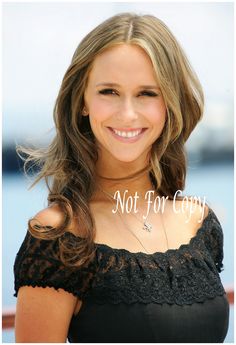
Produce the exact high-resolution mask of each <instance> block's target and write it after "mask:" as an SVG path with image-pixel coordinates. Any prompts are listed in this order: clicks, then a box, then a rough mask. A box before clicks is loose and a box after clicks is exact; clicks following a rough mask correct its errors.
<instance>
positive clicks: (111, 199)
mask: <svg viewBox="0 0 236 345" xmlns="http://www.w3.org/2000/svg"><path fill="white" fill-rule="evenodd" d="M100 190H101V191H102V192H103V194H104V195H105V196H106V197H108V199H109V201H110V202H111V203H112V205H113V201H114V198H113V196H112V195H111V194H110V193H108V192H105V191H104V190H103V189H101V188H100ZM117 211H118V214H119V216H120V218H121V220H122V222H123V224H124V226H125V227H126V229H127V230H128V231H129V232H130V233H131V234H132V235H133V236H134V237H135V238H136V239H137V241H138V242H139V243H140V245H141V246H142V248H143V249H144V250H145V252H146V253H147V254H151V253H150V252H149V251H148V250H147V249H146V248H145V246H144V245H143V244H142V242H141V241H140V239H139V238H138V237H137V235H136V234H135V233H134V232H133V231H132V230H131V229H130V227H129V226H128V224H127V223H126V222H125V220H124V217H123V216H122V213H121V212H120V210H119V208H117ZM132 214H133V213H132ZM133 215H134V214H133ZM148 215H149V213H148ZM134 216H135V217H136V218H137V219H138V217H137V216H136V215H134ZM147 218H148V216H147ZM147 218H146V220H147ZM138 220H139V221H140V222H141V223H143V222H142V221H141V220H140V219H138ZM146 220H145V221H146ZM161 223H162V227H163V229H164V233H165V238H166V243H167V249H169V242H168V237H167V234H166V228H165V225H164V221H163V218H162V212H161ZM143 224H145V222H144V223H143ZM146 226H147V225H146ZM149 226H150V225H149ZM151 227H152V225H151ZM145 230H146V229H145ZM147 231H149V230H147Z"/></svg>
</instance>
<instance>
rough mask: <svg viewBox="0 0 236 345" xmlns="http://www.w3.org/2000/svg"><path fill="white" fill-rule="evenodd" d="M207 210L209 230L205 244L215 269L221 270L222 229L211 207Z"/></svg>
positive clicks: (222, 254) (222, 255) (222, 250)
mask: <svg viewBox="0 0 236 345" xmlns="http://www.w3.org/2000/svg"><path fill="white" fill-rule="evenodd" d="M209 212H211V217H210V220H211V222H210V224H209V227H210V229H209V230H210V231H209V232H208V236H207V240H206V246H207V248H208V250H209V252H210V255H211V256H212V258H213V260H214V262H215V265H216V268H217V271H218V272H222V271H223V270H224V265H223V258H224V249H223V248H224V235H223V230H222V227H221V224H220V222H219V219H218V218H217V216H216V215H215V213H214V212H213V211H212V209H209Z"/></svg>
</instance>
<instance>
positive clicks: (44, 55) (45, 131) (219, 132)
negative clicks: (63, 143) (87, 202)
mask: <svg viewBox="0 0 236 345" xmlns="http://www.w3.org/2000/svg"><path fill="white" fill-rule="evenodd" d="M128 11H130V12H136V13H138V14H153V15H155V16H157V17H159V18H160V19H162V20H163V21H164V22H165V23H166V24H167V25H168V26H169V28H170V29H171V31H172V32H173V33H174V35H175V36H176V38H177V39H178V41H179V42H180V44H181V45H182V47H183V48H184V50H185V52H186V54H187V56H188V58H189V60H190V62H191V64H192V66H193V68H194V69H195V71H196V72H197V74H198V77H199V79H200V81H201V83H202V86H203V89H204V93H205V98H206V105H205V112H204V118H203V120H202V121H201V122H200V124H199V125H198V127H197V128H196V129H195V131H194V133H193V134H192V136H191V137H190V139H189V142H188V144H187V151H188V173H187V181H186V189H185V191H184V193H185V194H191V195H196V196H201V197H202V198H203V197H204V196H205V197H206V200H207V202H208V204H209V205H210V206H211V207H212V208H213V209H214V211H215V212H216V214H217V216H218V218H219V220H220V222H221V224H222V227H223V231H224V268H225V269H224V271H223V272H222V273H221V279H222V282H223V285H224V286H225V289H227V292H228V296H229V299H230V301H231V304H230V324H229V331H228V334H227V337H226V339H225V342H233V341H234V334H233V315H234V310H233V288H234V287H233V282H234V276H233V272H234V269H233V257H234V253H233V243H234V233H233V224H234V220H233V147H234V143H233V139H234V138H233V125H234V123H233V106H234V105H233V3H230V2H228V3H227V2H226V3H224V2H199V3H197V2H181V3H178V2H172V3H168V2H100V3H99V2H94V3H92V2H86V3H85V2H71V3H70V2H69V3H66V2H58V3H55V2H54V3H53V2H51V3H50V2H41V3H40V2H35V3H33V2H25V3H24V2H19V3H16V2H15V3H6V2H5V3H4V4H3V69H2V71H3V84H2V85H3V106H2V109H3V241H2V244H3V260H2V262H3V269H2V272H3V279H2V281H3V287H2V298H3V301H2V305H3V314H4V319H3V320H4V322H3V325H4V330H3V333H2V334H3V335H2V337H3V339H2V340H3V342H14V334H13V329H12V328H11V324H12V320H13V319H14V310H15V303H16V298H15V297H13V293H14V290H13V286H14V283H13V282H14V280H13V264H14V259H15V255H16V253H17V251H18V249H19V247H20V244H21V242H22V240H23V238H24V236H25V233H26V229H27V221H28V219H29V218H30V217H32V216H33V215H34V214H35V213H36V212H38V210H40V209H42V208H44V207H45V206H46V204H47V202H46V201H47V190H46V187H45V186H44V184H43V183H39V184H38V185H37V186H36V187H35V188H34V189H32V190H28V187H29V185H30V182H31V181H29V180H27V179H26V178H25V177H24V176H23V174H22V170H21V168H22V165H21V163H20V161H19V159H17V157H16V154H15V146H16V144H26V145H28V144H30V145H32V144H34V145H36V146H42V145H43V146H46V145H47V144H48V143H49V142H50V140H51V139H52V137H53V135H54V129H53V120H52V112H53V106H54V102H55V99H56V96H57V92H58V90H59V87H60V83H61V80H62V78H63V75H64V73H65V71H66V69H67V67H68V66H69V64H70V61H71V58H72V55H73V52H74V50H75V48H76V47H77V45H78V43H79V42H80V40H81V39H82V38H83V37H84V36H85V35H86V34H87V33H88V32H89V31H90V30H91V29H93V28H94V27H95V26H96V25H97V24H99V23H100V22H101V21H103V20H105V19H106V18H108V17H110V16H112V15H114V14H117V13H120V12H128Z"/></svg>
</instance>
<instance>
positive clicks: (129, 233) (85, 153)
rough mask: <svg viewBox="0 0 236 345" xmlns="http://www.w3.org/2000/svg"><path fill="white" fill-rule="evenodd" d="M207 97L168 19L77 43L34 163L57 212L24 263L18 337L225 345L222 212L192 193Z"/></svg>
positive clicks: (111, 25)
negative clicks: (191, 144) (191, 149)
mask: <svg viewBox="0 0 236 345" xmlns="http://www.w3.org/2000/svg"><path fill="white" fill-rule="evenodd" d="M202 112H203V93H202V89H201V86H200V83H199V81H198V79H197V77H196V75H195V74H194V72H193V70H192V69H191V67H190V65H189V63H188V61H187V59H186V57H185V55H184V53H183V51H182V49H181V47H180V46H179V44H178V43H177V41H176V39H175V38H174V37H173V35H172V34H171V32H170V31H169V29H168V28H167V27H166V26H165V24H164V23H163V22H161V21H160V20H159V19H157V18H155V17H153V16H149V15H144V16H139V15H135V14H129V13H124V14H120V15H116V16H114V17H112V18H110V19H108V20H107V21H105V22H104V23H102V24H100V25H99V26H98V27H97V28H95V29H94V30H93V31H92V32H90V33H89V34H88V35H87V36H86V37H85V38H84V39H83V40H82V42H81V43H80V44H79V46H78V48H77V50H76V52H75V54H74V56H73V59H72V62H71V65H70V66H69V68H68V70H67V72H66V74H65V76H64V79H63V81H62V85H61V89H60V92H59V95H58V98H57V101H56V106H55V111H54V119H55V126H56V137H55V139H54V140H53V142H52V143H51V145H50V146H49V148H48V149H47V150H46V151H44V152H42V151H37V152H32V151H26V150H25V151H24V152H26V153H28V154H29V156H28V159H27V161H26V163H28V162H31V161H32V160H34V161H36V162H37V163H38V165H39V167H40V171H39V175H38V177H37V179H36V182H37V181H39V180H40V179H42V178H45V179H46V182H47V184H48V187H49V196H48V203H49V205H48V207H47V208H46V209H44V210H42V211H40V212H39V213H38V214H37V215H35V216H34V217H33V218H32V219H31V220H30V221H29V228H28V232H27V234H26V237H25V239H24V242H23V244H22V246H21V248H20V250H19V252H18V254H17V257H16V261H15V266H14V272H15V291H16V293H15V296H18V300H17V312H16V325H15V326H16V327H15V328H16V342H65V341H66V339H67V338H68V340H69V341H70V342H223V341H224V338H225V336H226V333H227V329H228V318H229V304H228V301H227V298H226V294H225V290H224V288H223V286H222V283H221V280H220V277H219V272H221V270H222V268H223V263H222V261H223V233H222V229H221V226H220V223H219V221H218V219H217V217H216V215H215V214H214V212H213V210H212V209H211V208H210V207H209V206H207V205H206V204H205V203H204V202H201V201H200V200H197V199H196V198H194V197H184V198H183V197H181V195H180V194H181V193H180V191H182V190H183V189H184V184H185V174H186V158H185V152H184V144H185V142H186V140H187V139H188V137H189V135H190V134H191V132H192V130H193V129H194V127H195V126H196V124H197V123H198V121H199V120H200V119H201V117H202Z"/></svg>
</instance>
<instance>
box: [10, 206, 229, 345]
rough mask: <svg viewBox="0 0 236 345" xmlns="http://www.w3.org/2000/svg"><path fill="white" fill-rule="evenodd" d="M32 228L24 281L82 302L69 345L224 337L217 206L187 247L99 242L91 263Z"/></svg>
mask: <svg viewBox="0 0 236 345" xmlns="http://www.w3.org/2000/svg"><path fill="white" fill-rule="evenodd" d="M63 239H64V240H67V241H68V240H69V241H71V243H73V241H79V240H81V239H80V238H78V237H75V236H74V235H73V234H71V233H69V232H67V233H65V234H64V235H63V236H62V238H60V239H55V240H50V241H49V240H39V239H36V238H34V237H32V236H31V235H30V233H29V232H27V234H26V237H25V239H24V241H23V243H22V245H21V248H20V250H19V252H18V254H17V256H16V260H15V264H14V274H15V296H17V293H18V290H19V288H20V287H21V286H24V285H31V286H41V287H46V286H50V287H54V288H56V289H58V288H62V289H64V290H66V291H68V292H70V293H73V294H74V295H75V296H77V297H78V298H80V299H81V300H82V307H81V310H80V312H79V314H78V315H77V316H73V317H72V320H71V324H70V328H69V332H68V340H69V341H70V342H223V341H224V339H225V336H226V334H227V330H228V321H229V303H228V301H227V298H226V295H225V290H224V287H223V285H222V283H221V279H220V276H219V273H220V272H221V271H222V270H223V232H222V228H221V225H220V223H219V220H218V219H217V217H216V215H215V213H214V212H213V211H212V209H209V213H208V216H207V217H206V218H205V219H204V221H203V224H202V226H201V227H200V229H199V230H198V231H197V233H196V235H195V236H194V237H193V238H192V239H191V241H190V243H189V244H183V245H181V246H180V247H179V248H178V249H169V250H167V251H166V252H164V253H162V252H156V253H154V254H145V253H142V252H139V253H131V252H129V251H128V250H125V249H114V248H111V247H109V246H107V245H105V244H96V256H95V258H94V260H93V261H92V262H91V263H90V264H88V265H87V266H85V267H83V268H79V269H78V268H76V267H66V266H65V265H63V264H62V262H61V261H60V259H59V241H61V240H63Z"/></svg>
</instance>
